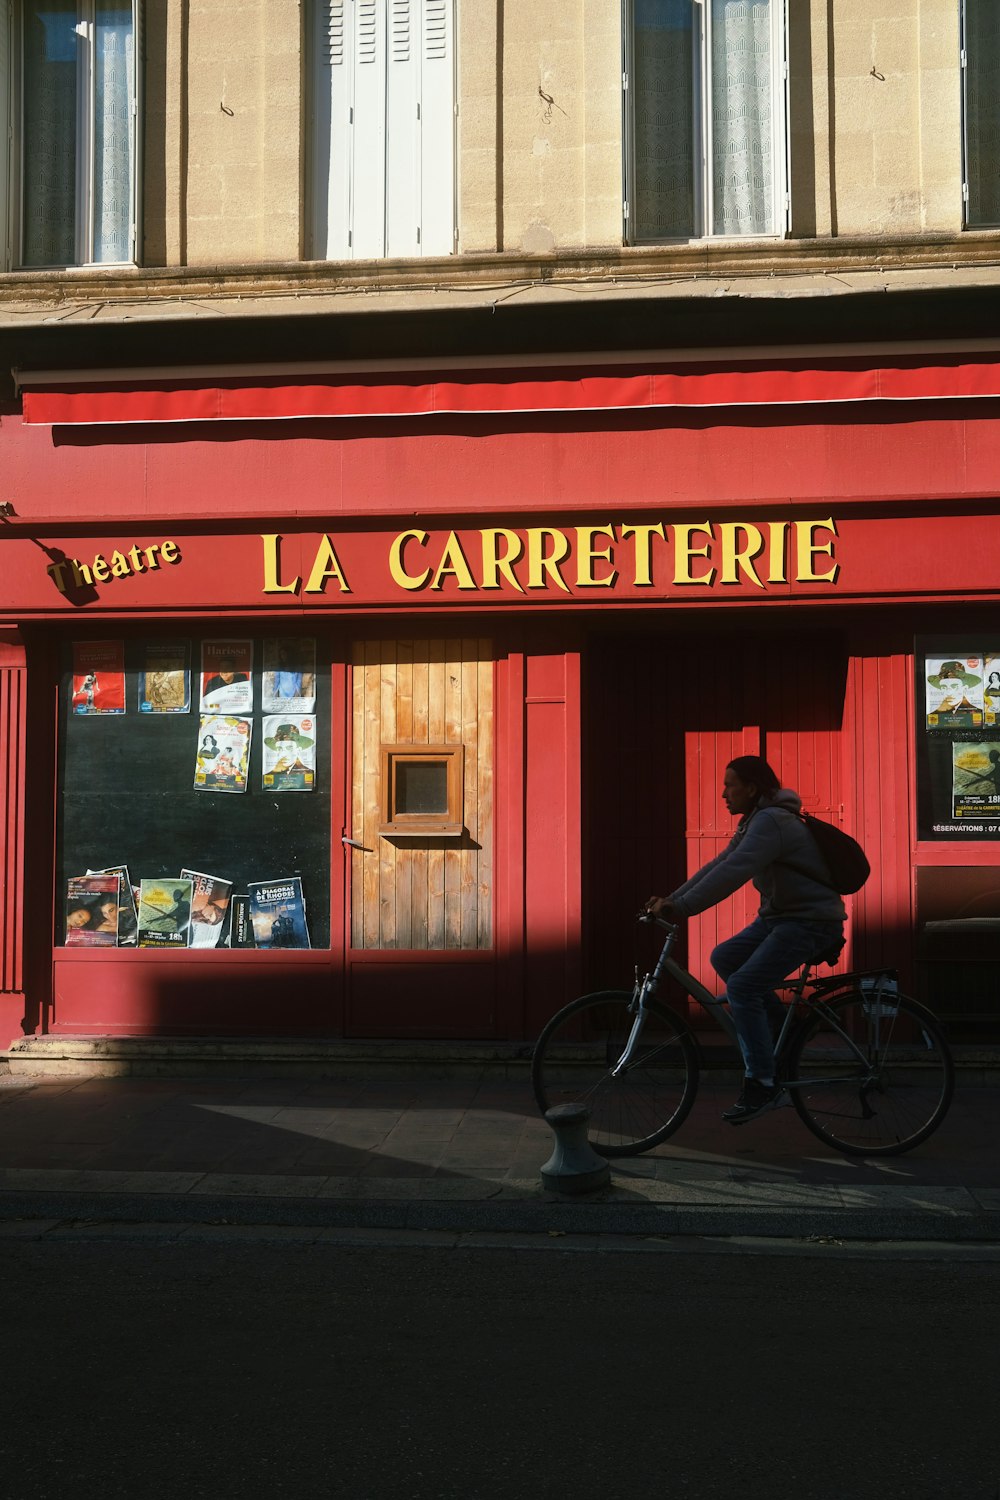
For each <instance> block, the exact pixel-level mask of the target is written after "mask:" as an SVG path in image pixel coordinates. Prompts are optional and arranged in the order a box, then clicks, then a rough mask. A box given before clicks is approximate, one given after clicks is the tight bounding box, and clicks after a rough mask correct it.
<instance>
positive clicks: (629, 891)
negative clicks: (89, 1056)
mask: <svg viewBox="0 0 1000 1500" xmlns="http://www.w3.org/2000/svg"><path fill="white" fill-rule="evenodd" d="M998 395H1000V361H998V360H997V359H996V358H995V357H994V356H992V355H991V354H990V353H989V352H988V351H986V350H984V349H982V348H978V347H972V346H969V347H966V348H964V349H944V350H940V349H936V350H924V351H922V352H921V353H920V354H919V355H915V354H914V353H912V352H908V353H906V354H905V355H904V354H901V353H900V352H899V351H898V350H894V349H892V348H890V347H886V348H885V349H883V350H882V351H881V352H876V353H872V352H867V353H864V354H858V355H857V356H855V357H852V358H845V357H844V356H843V355H842V354H829V353H824V352H823V351H822V350H820V351H818V352H816V351H813V353H812V354H811V355H810V356H809V357H804V356H803V355H801V354H798V355H796V357H794V358H788V357H781V356H780V355H775V354H774V353H773V352H771V353H769V354H767V355H766V356H763V355H756V356H750V355H742V356H741V357H740V358H738V359H736V358H733V357H729V358H727V359H724V360H723V359H713V360H709V359H707V358H706V357H704V356H702V357H698V358H695V357H682V356H677V355H674V356H671V357H669V358H667V357H653V356H649V357H646V358H644V359H643V360H642V361H640V362H637V361H636V360H635V359H631V360H628V361H626V360H625V359H624V358H623V357H621V356H612V355H607V356H604V357H602V358H600V359H596V358H595V359H590V360H581V361H579V362H577V363H575V364H572V365H570V364H565V363H555V362H554V361H551V360H550V361H545V360H538V361H535V362H534V363H532V364H530V365H528V364H521V365H517V366H514V365H509V364H508V365H503V364H502V363H499V362H497V363H494V364H492V365H488V366H487V365H484V364H483V363H482V362H480V363H479V364H476V365H474V364H472V363H469V364H466V365H462V364H461V362H458V363H456V364H455V365H454V366H451V367H445V366H444V365H443V364H442V366H441V368H435V367H434V365H433V362H425V363H424V365H423V366H422V367H421V368H420V369H417V370H414V369H412V368H408V367H407V368H400V369H392V368H388V367H387V368H384V369H380V370H375V369H370V368H360V367H359V368H357V369H339V370H331V369H323V368H322V367H319V366H317V367H316V368H315V369H311V370H309V371H294V372H290V371H287V370H276V369H264V368H260V369H256V370H249V369H248V370H243V371H239V372H236V373H233V372H232V371H229V372H226V373H222V374H219V373H217V372H212V371H209V370H205V371H201V372H197V373H196V374H194V375H192V374H185V375H183V376H178V375H177V374H176V373H173V374H170V375H169V376H168V374H167V373H166V372H164V373H163V374H162V375H161V376H160V377H157V376H156V374H155V373H151V372H149V371H143V370H135V371H132V372H130V373H129V372H119V373H117V374H115V376H114V377H111V376H109V375H108V374H106V373H105V374H102V375H100V376H97V375H94V376H91V377H86V378H83V377H79V376H73V375H72V374H67V375H63V376H53V375H51V374H47V375H46V374H39V375H37V376H24V377H23V378H22V390H21V398H20V400H19V401H18V402H17V403H15V404H14V405H12V406H11V407H10V408H9V409H7V410H5V411H3V412H2V413H0V446H2V452H3V457H4V468H3V472H4V476H5V478H4V484H5V492H4V496H3V497H2V498H3V499H5V500H6V502H7V505H8V507H9V514H7V515H6V516H5V517H4V519H3V521H2V526H3V532H2V536H3V543H4V549H5V550H4V562H5V567H4V588H3V621H2V634H0V650H2V656H0V733H2V748H3V754H4V757H5V767H6V773H7V774H6V777H5V785H4V792H3V796H4V809H3V830H4V847H3V868H4V876H5V883H4V897H3V934H2V938H3V949H2V953H0V963H2V966H3V972H2V995H0V1017H2V1019H0V1025H2V1030H3V1032H4V1036H5V1038H9V1039H13V1038H16V1037H18V1036H21V1035H22V1034H25V1033H27V1034H33V1033H50V1034H62V1035H66V1036H70V1035H86V1036H90V1035H95V1034H111V1035H136V1036H143V1035H159V1036H178V1037H185V1036H188V1037H193V1036H202V1037H204V1036H209V1037H226V1036H240V1035H243V1036H246V1035H269V1036H312V1037H316V1036H330V1037H347V1038H350V1037H355V1038H363V1037H399V1038H458V1039H465V1040H484V1039H507V1040H514V1041H516V1040H521V1039H525V1038H530V1037H531V1036H533V1035H534V1034H536V1033H537V1031H538V1030H539V1028H540V1026H541V1024H542V1022H543V1021H544V1020H545V1019H546V1017H547V1016H548V1014H549V1013H551V1011H552V1010H554V1009H555V1008H557V1006H558V1005H560V1004H561V1003H563V1001H564V1000H566V999H568V998H570V997H571V996H572V994H574V993H576V992H578V991H579V990H580V989H582V988H596V987H599V986H601V985H604V984H607V983H616V982H618V983H620V982H621V981H622V980H624V979H625V978H627V974H628V972H629V969H628V966H629V962H630V950H631V917H632V914H633V913H634V911H635V909H636V906H637V903H638V901H639V900H641V899H642V897H644V896H645V895H648V894H650V893H651V892H653V891H665V890H668V889H670V888H671V887H672V886H674V885H676V884H678V883H679V882H680V881H681V880H682V879H683V878H685V876H686V874H687V873H688V872H690V871H691V870H692V869H694V868H696V867H697V866H698V865H699V864H700V863H702V862H703V861H704V859H706V858H708V857H710V856H711V855H712V854H713V853H715V852H716V851H717V850H718V849H719V848H720V847H721V846H722V841H723V840H725V838H727V837H728V833H729V820H728V817H727V815H726V814H725V812H724V809H723V808H722V806H721V803H720V801H719V782H720V778H721V772H722V768H723V767H724V765H725V763H726V761H727V760H728V759H730V758H731V757H732V756H733V755H735V754H739V753H744V752H747V751H754V752H760V753H763V754H765V755H766V756H767V757H768V758H769V759H770V760H771V761H772V762H773V763H774V764H775V766H776V768H777V769H778V771H779V773H780V774H781V776H782V779H783V781H784V782H785V783H786V784H787V785H791V786H794V787H796V789H797V790H798V791H799V792H800V793H801V794H802V796H803V799H804V802H805V805H806V807H807V808H808V809H809V810H811V811H814V812H816V813H818V814H819V815H820V816H826V817H829V818H831V819H833V820H835V821H840V822H842V824H843V826H844V827H846V828H847V829H848V830H849V831H851V832H853V833H855V834H856V835H857V836H858V837H859V838H860V839H861V840H862V842H863V843H864V844H865V847H866V849H867V851H868V853H869V857H870V859H871V862H872V865H873V869H874V874H873V877H872V879H871V881H870V882H869V884H868V886H867V887H866V888H865V890H864V891H863V892H862V893H861V894H860V895H859V896H857V897H855V898H852V900H851V902H850V905H851V919H850V946H849V949H848V954H847V960H846V961H847V962H849V963H850V964H852V965H858V964H874V963H881V962H892V963H895V964H898V965H899V967H900V970H901V974H902V975H903V977H904V981H905V983H906V984H907V987H910V988H921V987H923V989H924V991H925V992H926V990H927V987H928V985H929V984H931V983H932V981H933V977H934V976H933V973H932V972H931V971H930V970H929V969H928V968H927V966H926V965H924V964H923V963H922V962H921V954H922V952H923V950H922V949H921V947H920V933H921V931H922V929H923V928H924V926H925V924H926V922H928V921H933V920H942V919H950V918H959V919H968V918H969V917H980V918H982V917H987V918H989V917H1000V836H998V835H1000V823H998V818H1000V814H993V813H992V812H991V809H992V805H993V804H992V803H991V802H990V800H989V794H991V793H992V791H997V792H998V793H1000V788H993V787H992V785H987V783H988V782H989V776H990V774H991V773H990V770H989V765H990V763H989V759H988V757H989V750H990V746H991V745H992V744H993V742H994V738H995V739H996V741H997V743H998V744H1000V727H998V728H996V729H994V728H993V724H994V717H995V716H994V715H993V712H992V710H991V708H990V705H989V702H988V701H987V698H986V697H985V696H984V694H985V691H986V686H987V678H986V670H987V667H988V661H987V658H989V657H992V656H993V655H994V654H995V655H996V656H997V657H998V665H1000V618H998V617H997V612H996V611H997V601H998V593H1000V536H998V530H997V524H996V520H995V510H996V491H997V470H998V456H1000V424H998V412H997V397H998ZM284 636H289V637H296V636H305V637H307V638H308V639H310V640H315V641H316V642H317V645H318V656H317V661H318V667H319V676H320V678H321V679H322V689H321V693H320V695H319V696H318V701H317V708H316V713H317V719H318V721H319V725H320V733H319V736H318V739H317V748H318V757H317V775H316V780H317V788H316V792H317V795H316V796H315V797H314V798H312V799H310V798H309V797H304V798H300V799H295V806H296V809H297V811H295V812H294V813H293V812H290V811H289V812H286V804H283V805H282V806H279V805H278V801H279V799H269V798H268V797H267V795H266V793H265V791H264V788H263V786H262V784H261V775H260V764H259V762H257V761H254V760H251V767H250V783H249V786H248V788H247V791H246V793H245V794H244V796H243V797H240V798H232V799H228V798H224V799H219V798H212V797H207V798H206V797H205V794H204V792H202V793H200V794H199V793H196V792H194V791H193V790H192V788H191V785H190V779H191V777H190V773H191V769H192V765H193V753H194V748H195V741H196V737H197V731H198V705H197V702H196V701H195V702H194V704H193V708H192V713H191V715H190V717H189V718H187V719H186V720H185V722H184V723H183V724H181V722H180V719H178V720H176V721H172V723H171V725H170V728H169V731H168V729H167V728H166V727H165V726H163V725H161V724H159V723H157V722H155V721H154V720H153V719H145V720H144V719H142V717H141V716H140V715H139V714H138V713H137V712H136V711H135V696H134V685H133V683H132V681H131V678H130V677H129V679H128V694H129V696H128V701H127V705H126V712H125V713H124V714H123V715H121V716H120V717H119V718H117V719H112V718H108V719H106V720H105V719H103V717H101V716H99V717H98V719H96V720H95V721H94V722H93V723H90V722H77V721H76V720H74V718H73V715H72V711H71V706H70V703H69V697H68V694H69V683H70V678H71V662H72V649H73V645H74V643H77V642H80V641H104V640H115V641H119V640H120V641H121V642H123V650H124V658H123V659H124V661H125V663H126V666H127V668H128V672H127V674H126V675H127V677H128V673H130V672H131V671H132V669H133V666H134V663H135V662H136V661H137V660H138V659H139V655H138V654H139V652H140V647H141V645H142V643H143V642H146V641H149V640H157V639H170V640H176V639H179V638H183V639H184V640H187V641H189V642H190V645H191V650H192V664H193V669H195V670H196V667H197V660H198V647H199V642H200V641H203V640H205V639H206V638H229V637H232V638H235V639H249V640H252V641H253V642H254V643H255V652H256V655H255V662H256V663H257V664H258V666H259V663H260V660H261V655H262V652H261V648H262V646H263V644H264V642H266V640H268V639H269V638H273V637H284ZM951 656H954V657H955V658H957V659H958V660H959V662H960V663H964V664H966V666H967V670H968V675H969V676H970V677H976V671H975V670H974V669H973V666H972V665H970V664H972V663H976V662H978V663H979V671H980V672H981V673H982V677H981V679H979V680H980V686H979V687H978V688H977V689H975V690H972V699H973V700H974V701H973V702H972V704H971V706H970V708H969V710H968V713H969V714H971V717H970V718H969V719H968V721H967V722H966V721H962V720H961V719H956V721H955V724H954V725H952V726H950V727H949V726H947V725H941V724H938V723H934V724H932V723H931V722H930V720H931V717H932V707H933V704H932V701H931V698H930V697H929V696H928V691H927V688H926V680H927V676H928V672H931V671H932V668H933V664H934V663H937V665H938V666H941V665H942V663H943V662H944V661H945V659H947V658H949V657H951ZM255 713H256V716H257V725H256V727H255V733H256V735H257V737H258V739H259V737H260V734H261V732H262V730H261V720H260V708H259V706H258V707H257V708H256V710H255ZM976 714H978V715H979V717H978V718H976V717H975V715H976ZM952 729H954V731H955V732H954V733H952V732H951V730H952ZM946 730H947V731H948V732H944V731H946ZM88 735H89V736H90V739H89V741H88V740H87V736H88ZM185 735H186V737H187V738H186V739H185V738H184V736H185ZM171 736H172V738H171ZM187 740H190V742H191V743H190V745H188V744H187ZM168 746H169V747H172V748H169V750H168ZM427 746H432V747H437V750H438V751H440V753H441V754H444V753H445V750H446V749H448V747H451V749H453V750H455V751H457V752H458V753H459V754H460V756H461V766H462V778H463V779H462V784H461V792H460V794H457V795H459V809H458V813H459V815H458V817H457V819H456V822H455V825H454V827H453V828H452V830H451V831H450V832H449V833H447V834H443V835H440V836H439V835H436V834H423V835H421V836H417V837H413V836H411V835H408V834H406V833H405V832H404V833H403V834H400V833H398V832H392V831H386V830H387V829H390V828H391V816H390V815H391V811H392V809H391V808H390V809H389V810H388V813H387V810H386V802H385V797H386V788H385V786H384V784H383V781H384V777H385V775H386V772H385V766H386V764H387V762H386V759H385V755H386V752H387V750H388V749H393V750H395V751H396V752H398V753H402V754H404V755H405V753H406V751H407V747H410V748H411V749H412V750H413V751H414V752H418V751H419V750H420V749H421V747H424V748H425V749H426V747H427ZM963 757H964V758H965V759H964V760H963ZM970 757H971V759H970ZM977 757H978V758H979V759H980V760H982V761H983V764H984V766H985V767H986V771H985V773H983V774H980V776H979V779H980V780H981V781H982V782H983V784H984V786H985V787H986V792H984V794H983V796H982V797H981V798H978V799H977V797H976V796H972V795H970V796H966V797H965V798H964V800H963V798H962V797H960V795H959V782H960V780H961V779H962V777H963V776H965V775H966V774H967V771H966V770H963V769H962V768H963V767H965V766H966V762H968V764H969V765H973V763H974V762H975V763H976V764H978V762H977V760H976V758H977ZM974 771H975V766H974V765H973V772H970V773H968V774H970V775H972V774H973V773H974ZM291 800H293V799H287V801H291ZM997 800H998V803H1000V796H998V799H997ZM220 803H225V808H224V809H223V808H221V807H220ZM977 808H979V809H981V810H980V812H979V814H978V815H977V813H976V809H977ZM227 860H228V862H229V863H228V865H227V867H226V868H223V869H220V868H218V867H219V865H220V863H225V862H226V861H227ZM255 860H256V861H257V863H254V861H255ZM84 862H86V867H87V869H101V868H105V867H106V866H109V865H112V864H117V863H127V864H128V866H129V869H130V872H131V876H132V879H133V881H137V880H138V879H139V878H140V877H147V876H148V877H151V878H152V877H157V878H165V879H168V878H170V877H171V876H173V875H177V874H178V872H179V870H180V868H181V867H182V866H184V867H187V868H193V869H196V870H204V869H206V868H208V869H211V870H212V871H213V873H216V874H219V875H220V876H226V877H227V878H228V877H229V876H233V877H234V879H235V881H236V886H235V888H236V889H239V886H240V881H241V880H245V879H247V878H248V875H249V876H250V877H251V878H259V879H261V880H278V879H281V878H283V877H286V876H289V875H291V874H293V873H299V874H300V875H301V877H302V879H303V883H304V889H305V894H306V899H307V902H308V903H309V915H310V926H311V928H312V935H313V940H314V946H313V947H312V948H311V949H309V950H295V951H289V950H282V949H272V950H269V951H261V950H257V949H252V948H248V949H243V950H237V949H230V948H217V949H211V950H202V949H195V948H188V949H183V950H179V951H163V950H162V949H137V948H130V947H112V948H106V947H92V948H88V947H73V946H68V945H67V944H66V943H65V928H64V925H63V924H64V909H65V889H66V884H65V883H66V879H67V877H68V876H69V875H82V874H84V873H85V871H84V870H83V869H82V868H81V869H77V867H76V866H77V864H80V865H82V864H83V863H84ZM745 911H746V901H745V899H744V898H743V897H742V896H740V897H737V898H735V899H734V901H732V902H730V903H726V904H725V905H724V906H723V907H721V908H719V909H718V910H717V911H716V912H712V913H708V914H706V915H705V916H704V917H703V918H701V919H699V920H698V921H696V922H695V923H692V925H691V932H690V935H689V943H690V953H691V958H692V963H693V966H694V967H695V969H696V972H697V971H700V972H705V970H706V967H707V953H708V951H709V950H710V948H711V946H712V945H713V944H714V942H715V941H717V940H718V937H719V936H720V935H721V934H724V933H725V932H728V931H730V930H731V929H732V927H733V925H734V924H736V923H738V922H740V921H741V920H742V918H743V915H744V913H745ZM930 998H931V999H932V1000H933V999H934V996H933V995H931V997H930ZM967 1009H970V1010H977V1011H979V1010H981V1007H980V1006H978V1005H975V1006H970V1007H967Z"/></svg>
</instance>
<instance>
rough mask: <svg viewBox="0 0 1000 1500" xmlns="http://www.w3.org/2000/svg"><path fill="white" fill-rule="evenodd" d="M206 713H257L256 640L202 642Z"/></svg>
mask: <svg viewBox="0 0 1000 1500" xmlns="http://www.w3.org/2000/svg"><path fill="white" fill-rule="evenodd" d="M201 710H202V713H217V714H248V713H251V712H252V710H253V641H244V640H241V641H202V643H201Z"/></svg>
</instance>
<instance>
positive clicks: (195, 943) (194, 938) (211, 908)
mask: <svg viewBox="0 0 1000 1500" xmlns="http://www.w3.org/2000/svg"><path fill="white" fill-rule="evenodd" d="M181 879H182V880H190V882H191V889H192V893H193V894H192V896H191V942H190V945H189V946H190V947H192V948H221V947H225V946H226V943H225V938H224V934H225V932H226V918H227V916H228V915H229V899H230V897H231V896H232V893H233V883H232V881H231V880H220V879H219V878H218V876H216V875H202V874H201V873H200V872H199V871H198V870H182V871H181Z"/></svg>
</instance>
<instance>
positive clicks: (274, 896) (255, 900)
mask: <svg viewBox="0 0 1000 1500" xmlns="http://www.w3.org/2000/svg"><path fill="white" fill-rule="evenodd" d="M247 890H248V891H249V893H250V920H251V922H252V923H253V937H254V946H255V947H257V948H308V947H309V946H310V943H309V929H308V928H307V926H306V907H305V902H304V901H303V899H302V881H301V879H300V877H299V876H298V875H291V876H288V877H287V878H285V879H281V880H251V881H249V882H248V883H247Z"/></svg>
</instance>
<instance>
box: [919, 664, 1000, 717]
mask: <svg viewBox="0 0 1000 1500" xmlns="http://www.w3.org/2000/svg"><path fill="white" fill-rule="evenodd" d="M924 684H925V692H926V704H927V727H928V729H977V728H978V727H979V726H980V725H981V724H982V723H983V722H984V715H985V712H986V709H985V703H984V698H983V660H982V657H979V656H964V657H954V656H927V657H925V658H924Z"/></svg>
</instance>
